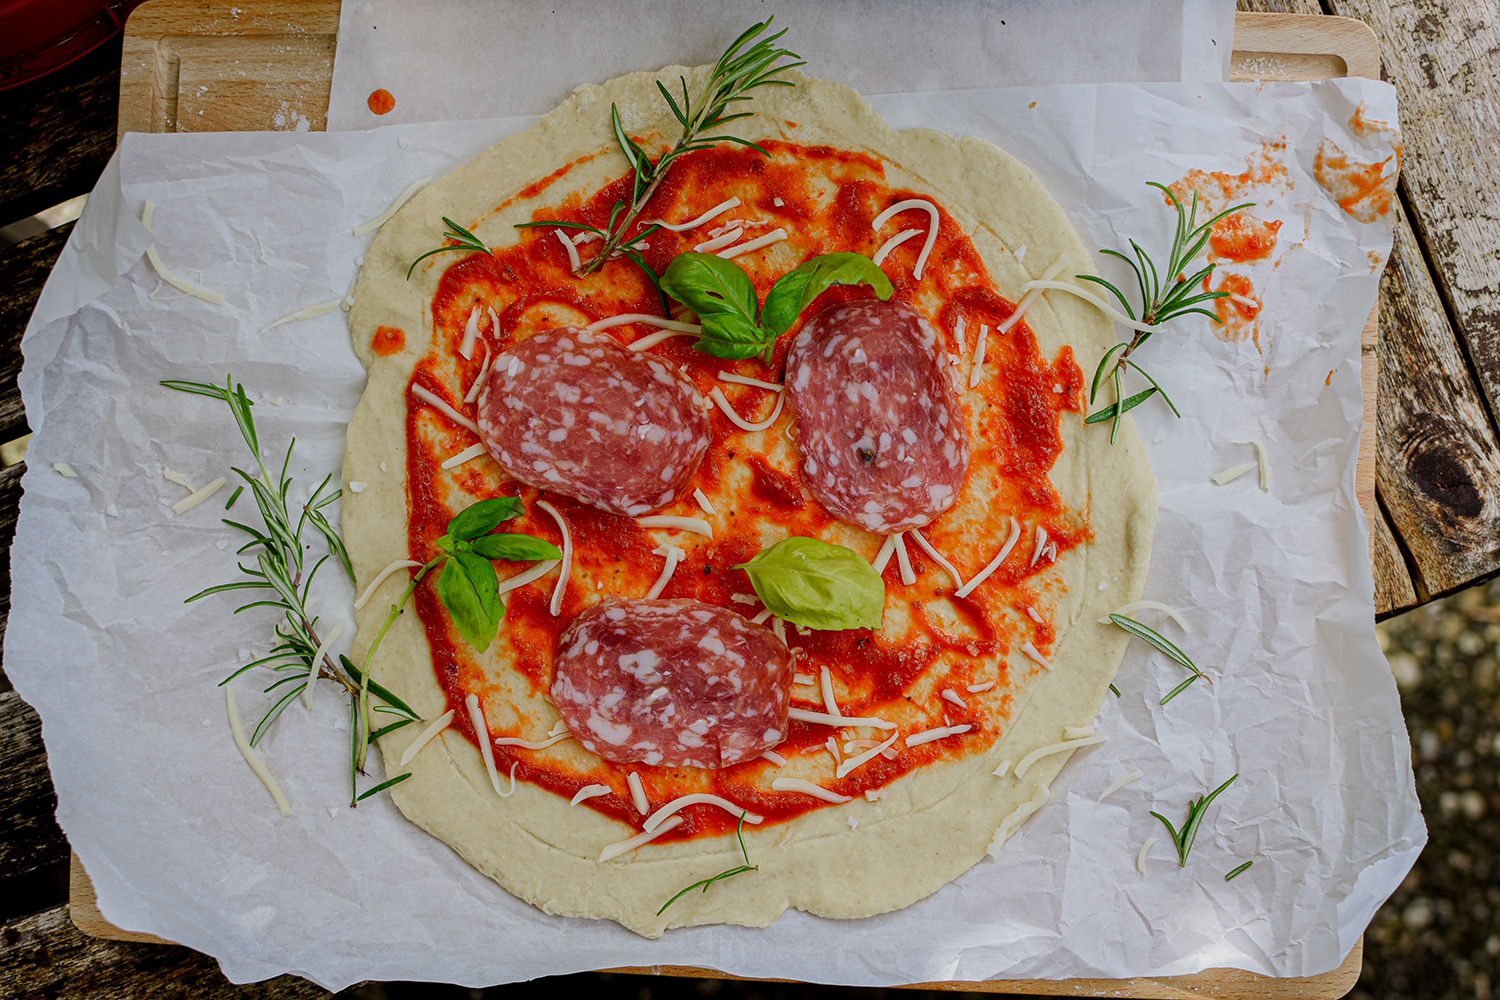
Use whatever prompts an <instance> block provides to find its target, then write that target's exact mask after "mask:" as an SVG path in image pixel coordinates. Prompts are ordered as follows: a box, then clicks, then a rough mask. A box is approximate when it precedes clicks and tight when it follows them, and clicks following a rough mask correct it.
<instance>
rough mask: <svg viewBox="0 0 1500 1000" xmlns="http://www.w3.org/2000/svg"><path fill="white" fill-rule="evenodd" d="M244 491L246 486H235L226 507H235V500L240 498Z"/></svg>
mask: <svg viewBox="0 0 1500 1000" xmlns="http://www.w3.org/2000/svg"><path fill="white" fill-rule="evenodd" d="M243 492H245V487H243V486H236V487H235V488H234V492H233V493H231V494H229V502H228V503H226V504H225V505H224V509H225V510H230V509H231V508H233V507H234V502H235V501H236V500H238V499H239V498H240V494H241V493H243Z"/></svg>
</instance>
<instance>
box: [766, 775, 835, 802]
mask: <svg viewBox="0 0 1500 1000" xmlns="http://www.w3.org/2000/svg"><path fill="white" fill-rule="evenodd" d="M771 790H772V791H773V792H801V793H802V794H803V795H811V796H812V797H813V798H815V799H822V800H823V801H824V802H832V803H833V804H834V805H842V804H843V803H845V802H852V801H854V800H853V799H852V798H851V797H850V796H848V795H840V794H839V793H838V792H831V791H829V790H828V789H826V788H824V787H823V786H822V785H815V784H813V783H812V782H811V781H808V780H806V779H804V778H777V779H775V780H774V781H772V782H771Z"/></svg>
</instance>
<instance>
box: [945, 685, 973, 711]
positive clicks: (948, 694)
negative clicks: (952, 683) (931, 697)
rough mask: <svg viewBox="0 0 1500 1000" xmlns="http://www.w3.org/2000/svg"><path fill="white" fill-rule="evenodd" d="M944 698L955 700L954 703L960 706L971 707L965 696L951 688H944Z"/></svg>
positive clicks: (963, 707)
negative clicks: (964, 698)
mask: <svg viewBox="0 0 1500 1000" xmlns="http://www.w3.org/2000/svg"><path fill="white" fill-rule="evenodd" d="M942 698H943V700H944V701H951V702H953V704H955V705H957V706H958V707H959V708H962V709H967V708H968V707H969V703H968V702H966V701H964V700H963V697H962V696H960V695H959V693H958V692H957V691H954V690H952V689H951V688H943V694H942Z"/></svg>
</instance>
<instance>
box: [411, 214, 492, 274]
mask: <svg viewBox="0 0 1500 1000" xmlns="http://www.w3.org/2000/svg"><path fill="white" fill-rule="evenodd" d="M443 224H444V225H446V226H447V227H448V229H447V231H446V232H444V233H443V239H445V240H453V241H454V242H453V243H449V244H446V245H444V246H440V247H438V248H437V249H436V250H429V251H427V252H426V253H424V254H423V255H422V256H420V257H418V258H417V259H416V260H414V261H412V262H411V267H408V268H407V269H406V280H407V281H410V280H411V273H412V272H413V271H415V270H416V269H417V265H418V264H420V263H422V261H424V260H426V259H427V258H428V257H431V256H432V255H433V254H439V253H447V252H448V251H449V250H471V251H474V252H476V253H489V252H490V248H489V247H488V246H486V245H485V242H484V240H482V239H480V238H479V237H478V236H475V235H474V234H473V233H471V232H469V231H468V230H467V229H465V228H464V227H463V226H460V225H459V224H458V223H456V222H454V221H453V220H452V219H450V218H448V217H447V216H446V215H445V216H443Z"/></svg>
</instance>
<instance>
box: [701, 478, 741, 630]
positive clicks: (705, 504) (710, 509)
mask: <svg viewBox="0 0 1500 1000" xmlns="http://www.w3.org/2000/svg"><path fill="white" fill-rule="evenodd" d="M693 499H694V500H696V501H697V502H698V506H699V507H701V508H703V513H705V514H714V513H717V512H716V511H715V510H714V505H713V504H712V503H710V502H709V499H708V494H706V493H704V492H703V491H702V490H700V489H698V488H697V487H694V488H693ZM744 596H746V595H744V594H734V595H732V597H736V598H738V597H744ZM742 603H743V602H742ZM751 603H752V604H753V603H755V602H754V601H751Z"/></svg>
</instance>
